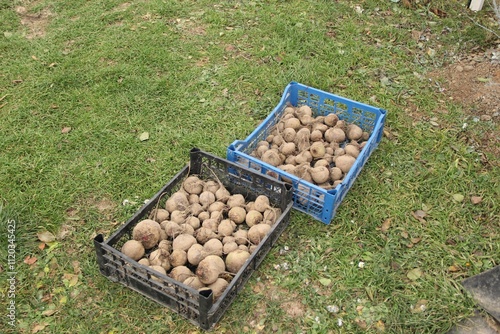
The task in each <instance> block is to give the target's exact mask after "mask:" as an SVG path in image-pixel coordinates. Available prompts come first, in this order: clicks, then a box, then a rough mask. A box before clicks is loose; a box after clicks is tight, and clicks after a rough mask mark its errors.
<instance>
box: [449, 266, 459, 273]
mask: <svg viewBox="0 0 500 334" xmlns="http://www.w3.org/2000/svg"><path fill="white" fill-rule="evenodd" d="M448 271H449V272H451V273H456V272H457V271H460V267H459V266H456V265H451V266H449V267H448Z"/></svg>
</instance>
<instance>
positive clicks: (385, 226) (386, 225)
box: [380, 218, 392, 233]
mask: <svg viewBox="0 0 500 334" xmlns="http://www.w3.org/2000/svg"><path fill="white" fill-rule="evenodd" d="M391 220H392V218H387V219H386V220H384V222H383V223H382V227H381V228H380V230H381V231H382V232H383V233H385V232H387V230H389V227H391Z"/></svg>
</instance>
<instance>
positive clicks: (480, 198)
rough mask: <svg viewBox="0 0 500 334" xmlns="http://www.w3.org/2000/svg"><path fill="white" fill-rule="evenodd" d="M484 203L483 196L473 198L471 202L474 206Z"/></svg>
mask: <svg viewBox="0 0 500 334" xmlns="http://www.w3.org/2000/svg"><path fill="white" fill-rule="evenodd" d="M482 201H483V198H482V197H481V196H471V198H470V202H471V203H472V204H474V205H476V204H479V203H481V202H482Z"/></svg>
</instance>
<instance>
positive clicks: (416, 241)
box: [410, 238, 422, 244]
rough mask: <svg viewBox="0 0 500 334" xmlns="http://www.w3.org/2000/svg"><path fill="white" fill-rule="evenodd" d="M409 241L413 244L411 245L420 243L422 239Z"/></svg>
mask: <svg viewBox="0 0 500 334" xmlns="http://www.w3.org/2000/svg"><path fill="white" fill-rule="evenodd" d="M410 241H411V242H412V243H413V244H418V243H419V242H420V241H422V238H411V239H410Z"/></svg>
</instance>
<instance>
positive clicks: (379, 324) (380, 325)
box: [375, 320, 385, 332]
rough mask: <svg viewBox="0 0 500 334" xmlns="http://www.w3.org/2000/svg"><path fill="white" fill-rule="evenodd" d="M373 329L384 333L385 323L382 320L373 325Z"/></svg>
mask: <svg viewBox="0 0 500 334" xmlns="http://www.w3.org/2000/svg"><path fill="white" fill-rule="evenodd" d="M375 328H376V329H377V331H379V332H385V323H384V322H383V321H382V320H379V321H377V322H376V323H375Z"/></svg>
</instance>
